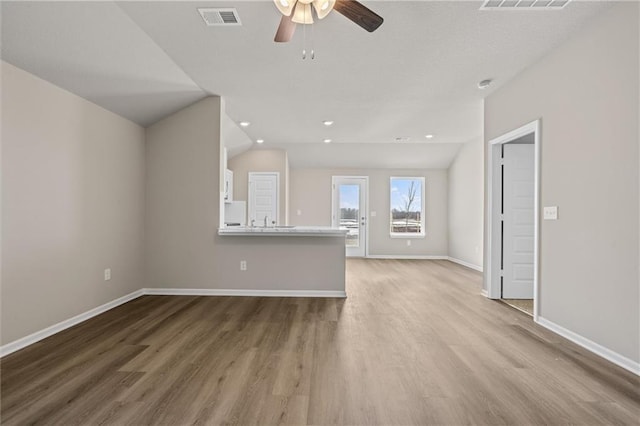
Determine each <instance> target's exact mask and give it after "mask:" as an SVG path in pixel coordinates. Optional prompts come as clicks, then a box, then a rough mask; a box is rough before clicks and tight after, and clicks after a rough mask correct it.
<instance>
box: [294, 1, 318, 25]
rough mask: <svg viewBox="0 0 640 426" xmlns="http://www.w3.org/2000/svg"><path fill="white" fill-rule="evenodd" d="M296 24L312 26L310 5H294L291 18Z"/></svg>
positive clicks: (299, 3)
mask: <svg viewBox="0 0 640 426" xmlns="http://www.w3.org/2000/svg"><path fill="white" fill-rule="evenodd" d="M291 20H292V21H293V22H295V23H296V24H313V15H312V14H311V5H310V4H304V3H302V1H298V3H296V10H295V11H294V12H293V18H291Z"/></svg>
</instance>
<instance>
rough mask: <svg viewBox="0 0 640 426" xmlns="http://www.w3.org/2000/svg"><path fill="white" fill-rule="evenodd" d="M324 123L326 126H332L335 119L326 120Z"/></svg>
mask: <svg viewBox="0 0 640 426" xmlns="http://www.w3.org/2000/svg"><path fill="white" fill-rule="evenodd" d="M322 124H324V125H325V126H331V125H332V124H333V121H331V120H325V121H323V122H322Z"/></svg>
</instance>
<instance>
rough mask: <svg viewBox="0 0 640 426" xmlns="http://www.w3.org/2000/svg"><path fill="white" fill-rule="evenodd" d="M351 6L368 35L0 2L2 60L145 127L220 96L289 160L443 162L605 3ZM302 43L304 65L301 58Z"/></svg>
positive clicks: (169, 12) (339, 21)
mask: <svg viewBox="0 0 640 426" xmlns="http://www.w3.org/2000/svg"><path fill="white" fill-rule="evenodd" d="M362 3H364V4H366V5H367V6H368V7H369V8H371V9H372V10H374V11H375V12H376V13H378V14H379V15H381V16H383V17H384V24H383V25H382V26H381V27H380V28H379V29H378V30H377V31H375V32H373V33H368V32H366V31H364V30H363V29H361V28H360V27H358V26H357V25H355V24H353V23H352V22H351V21H349V20H347V19H346V18H344V17H343V16H342V15H340V14H338V13H336V12H332V13H330V14H329V16H327V17H326V18H325V19H324V20H322V21H316V23H315V24H314V25H313V27H312V28H311V27H308V28H307V29H306V34H305V31H304V28H303V27H302V26H300V25H299V26H298V29H297V32H296V34H295V36H294V38H293V40H292V42H290V43H286V44H280V43H274V42H273V37H274V34H275V30H276V28H277V26H278V23H279V21H280V16H281V15H280V14H279V12H278V10H277V9H276V7H275V6H274V4H273V2H272V1H271V0H265V1H225V2H220V1H210V2H193V3H192V2H185V1H160V2H147V1H140V2H126V1H125V2H2V51H1V54H2V59H3V60H5V61H7V62H10V63H12V64H14V65H16V66H18V67H20V68H23V69H25V70H26V71H29V72H31V73H33V74H35V75H37V76H39V77H41V78H43V79H45V80H48V81H50V82H52V83H54V84H56V85H59V86H61V87H63V88H65V89H67V90H69V91H71V92H73V93H76V94H78V95H80V96H82V97H84V98H86V99H88V100H90V101H92V102H95V103H97V104H98V105H101V106H103V107H105V108H106V109H109V110H111V111H113V112H115V113H117V114H120V115H122V116H123V117H126V118H128V119H130V120H132V121H135V122H137V123H139V124H141V125H143V126H147V125H150V124H152V123H154V122H155V121H157V120H159V119H161V118H163V117H164V116H166V115H168V114H171V113H172V112H174V111H177V110H179V109H180V108H182V107H184V106H186V105H188V104H190V103H192V102H194V101H196V100H198V99H200V98H202V97H204V96H207V95H211V94H214V95H219V96H222V97H223V98H224V99H225V103H226V109H227V114H228V115H229V117H230V118H231V119H232V120H234V121H236V122H239V121H249V122H251V125H250V126H249V127H247V128H246V129H243V130H244V131H245V132H246V134H247V135H248V137H249V138H250V139H251V140H253V141H255V140H256V139H264V140H265V143H264V144H262V145H261V146H260V148H274V147H275V148H282V149H287V150H288V151H289V153H290V161H291V163H292V165H293V166H294V167H403V166H404V167H412V168H413V167H437V168H446V167H448V166H449V164H450V162H451V160H452V159H453V158H454V156H455V155H456V153H457V151H458V149H459V147H460V145H461V144H463V143H465V142H468V141H472V140H477V139H478V138H481V137H482V122H483V98H484V97H485V96H487V95H488V94H490V93H491V92H492V91H493V90H496V89H497V88H499V87H500V86H501V85H502V84H504V83H506V82H508V81H509V79H511V78H513V77H514V76H515V75H517V74H518V73H520V72H521V71H523V70H524V69H526V68H527V67H528V66H530V65H531V64H533V63H535V62H537V61H538V60H539V59H540V58H541V57H543V56H544V55H545V54H546V53H548V52H549V51H550V50H551V49H553V48H554V47H555V46H557V45H559V44H560V43H562V41H563V40H565V39H567V38H568V37H569V36H570V35H571V34H572V33H573V32H574V31H576V30H577V29H578V28H580V27H581V26H584V25H588V21H589V19H590V18H591V17H593V15H595V14H597V13H599V12H602V11H603V10H604V9H605V8H606V7H607V6H608V4H607V2H592V1H588V2H587V1H573V2H572V3H570V4H568V5H567V6H566V7H565V8H563V9H561V10H549V11H540V10H536V11H521V10H515V11H486V10H480V6H481V5H482V2H481V1H480V2H479V1H398V0H395V1H366V0H363V1H362ZM198 7H233V8H236V10H237V12H238V16H239V17H240V19H241V23H242V25H241V26H221V27H208V26H206V25H205V24H204V22H203V20H202V18H201V17H200V15H199V14H198V11H197V8H198ZM305 43H306V44H305ZM305 45H306V48H307V50H310V49H311V48H313V49H314V51H315V59H313V60H311V59H310V58H307V59H306V60H303V59H302V49H303V46H305ZM566 77H568V76H559V78H566ZM486 78H491V79H493V80H494V84H493V85H492V86H491V87H490V88H488V89H486V90H480V89H478V87H477V83H478V82H479V81H480V80H483V79H486ZM324 120H332V121H334V124H333V125H332V126H331V127H326V126H325V125H323V121H324ZM427 134H433V135H434V137H433V138H432V139H427V138H425V135H427ZM397 138H403V141H402V142H398V141H396V139H397ZM324 139H331V140H332V143H331V144H325V143H323V140H324Z"/></svg>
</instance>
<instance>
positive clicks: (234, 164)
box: [227, 149, 289, 225]
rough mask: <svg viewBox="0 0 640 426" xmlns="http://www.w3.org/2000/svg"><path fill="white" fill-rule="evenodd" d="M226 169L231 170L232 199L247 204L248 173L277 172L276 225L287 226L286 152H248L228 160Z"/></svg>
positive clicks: (287, 186) (287, 171)
mask: <svg viewBox="0 0 640 426" xmlns="http://www.w3.org/2000/svg"><path fill="white" fill-rule="evenodd" d="M227 167H228V168H229V170H233V199H234V200H235V201H247V202H248V192H249V172H278V173H279V174H280V188H279V194H278V197H279V206H278V209H279V213H278V216H279V217H278V221H279V222H278V223H279V224H280V225H286V224H287V210H288V201H289V160H288V158H287V152H286V151H283V150H279V149H272V150H263V149H255V150H249V151H246V152H243V153H242V154H239V155H236V156H235V157H233V158H230V159H229V161H228V166H227ZM248 207H249V205H248V203H247V208H248ZM247 217H248V215H247Z"/></svg>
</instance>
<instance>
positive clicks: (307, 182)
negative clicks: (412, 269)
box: [289, 169, 448, 256]
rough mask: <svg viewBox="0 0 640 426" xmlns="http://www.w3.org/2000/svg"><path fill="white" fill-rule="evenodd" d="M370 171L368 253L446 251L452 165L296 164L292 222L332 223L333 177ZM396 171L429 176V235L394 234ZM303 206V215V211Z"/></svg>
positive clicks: (438, 253) (430, 253) (434, 253)
mask: <svg viewBox="0 0 640 426" xmlns="http://www.w3.org/2000/svg"><path fill="white" fill-rule="evenodd" d="M332 176H369V203H370V209H369V210H370V211H375V212H376V217H370V218H369V238H370V240H369V255H371V256H447V253H448V243H447V228H448V219H447V205H448V201H447V191H448V190H447V186H448V185H447V171H446V170H403V169H397V170H394V169H357V170H354V169H348V170H344V169H335V170H327V169H291V178H290V188H291V194H290V211H289V222H290V223H291V224H292V225H322V226H331V177H332ZM391 176H418V177H419V176H424V177H425V182H426V184H425V198H426V204H425V205H426V218H425V222H426V237H425V238H411V239H410V240H411V246H407V239H406V238H391V237H390V236H389V217H390V207H389V197H390V193H389V191H390V188H389V185H390V182H389V179H390V178H391ZM298 210H300V211H301V213H302V214H301V215H298V214H297V213H298Z"/></svg>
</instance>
